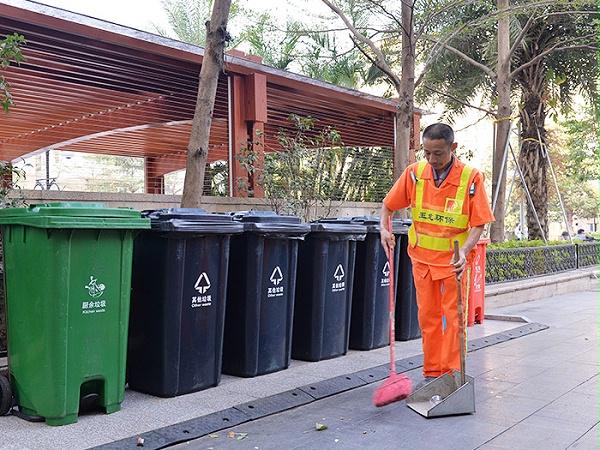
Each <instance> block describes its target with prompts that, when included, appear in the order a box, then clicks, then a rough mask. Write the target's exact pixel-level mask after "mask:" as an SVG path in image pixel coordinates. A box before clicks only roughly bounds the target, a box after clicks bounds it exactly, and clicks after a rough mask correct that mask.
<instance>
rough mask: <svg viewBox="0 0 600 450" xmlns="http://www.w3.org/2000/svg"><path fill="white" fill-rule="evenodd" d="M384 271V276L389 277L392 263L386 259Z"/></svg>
mask: <svg viewBox="0 0 600 450" xmlns="http://www.w3.org/2000/svg"><path fill="white" fill-rule="evenodd" d="M381 272H382V273H383V276H384V277H389V276H390V263H389V262H387V261H386V263H385V265H384V266H383V270H382V271H381Z"/></svg>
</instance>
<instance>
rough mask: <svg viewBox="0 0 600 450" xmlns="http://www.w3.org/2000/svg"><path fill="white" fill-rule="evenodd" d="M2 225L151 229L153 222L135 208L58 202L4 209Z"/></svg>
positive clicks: (1, 211) (1, 219) (0, 222)
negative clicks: (143, 216)
mask: <svg viewBox="0 0 600 450" xmlns="http://www.w3.org/2000/svg"><path fill="white" fill-rule="evenodd" d="M0 224H1V225H25V226H31V227H37V228H111V229H115V228H118V229H144V228H150V221H149V220H148V219H144V218H142V217H141V213H140V212H139V211H137V210H135V209H133V208H107V207H106V206H105V205H104V204H103V203H89V202H58V203H40V204H33V205H29V207H26V208H6V209H0Z"/></svg>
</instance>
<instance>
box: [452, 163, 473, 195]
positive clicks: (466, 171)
mask: <svg viewBox="0 0 600 450" xmlns="http://www.w3.org/2000/svg"><path fill="white" fill-rule="evenodd" d="M471 172H473V168H472V167H471V166H465V167H464V168H463V170H462V173H461V174H460V185H459V186H458V189H457V190H456V197H455V198H456V200H464V199H465V196H466V193H467V184H468V183H469V177H470V176H471Z"/></svg>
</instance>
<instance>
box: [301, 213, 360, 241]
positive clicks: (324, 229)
mask: <svg viewBox="0 0 600 450" xmlns="http://www.w3.org/2000/svg"><path fill="white" fill-rule="evenodd" d="M366 233H367V227H366V226H364V225H360V224H358V223H356V222H354V223H353V222H352V219H351V218H341V220H337V219H320V220H317V221H316V222H311V224H310V234H312V235H314V237H317V238H321V239H329V240H332V241H364V240H365V238H366V237H367V234H366Z"/></svg>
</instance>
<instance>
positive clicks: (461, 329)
mask: <svg viewBox="0 0 600 450" xmlns="http://www.w3.org/2000/svg"><path fill="white" fill-rule="evenodd" d="M459 256H460V255H459V244H458V241H454V258H455V259H456V260H457V261H458V258H459ZM456 298H457V300H458V339H459V340H460V385H461V386H462V385H464V384H465V317H464V312H463V301H462V283H461V281H460V280H459V279H458V276H457V277H456Z"/></svg>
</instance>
